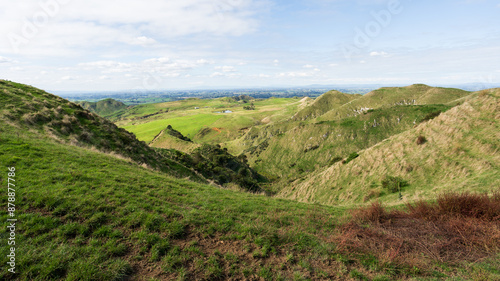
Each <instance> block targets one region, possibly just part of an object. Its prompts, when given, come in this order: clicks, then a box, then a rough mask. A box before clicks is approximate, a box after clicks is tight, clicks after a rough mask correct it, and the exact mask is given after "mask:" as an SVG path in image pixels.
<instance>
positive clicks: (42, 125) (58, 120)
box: [0, 80, 204, 181]
mask: <svg viewBox="0 0 500 281" xmlns="http://www.w3.org/2000/svg"><path fill="white" fill-rule="evenodd" d="M0 91H1V92H2V95H1V101H2V102H1V103H0V111H1V112H2V113H3V117H4V118H6V119H7V122H8V123H10V124H12V125H14V126H16V127H18V129H19V130H33V131H35V132H37V133H38V134H39V135H41V136H42V135H48V136H50V137H52V138H54V139H55V140H57V141H59V142H61V143H67V144H71V145H75V146H81V147H86V148H90V149H95V150H98V151H101V152H104V153H108V154H114V155H117V156H118V157H122V158H126V159H130V161H133V162H136V163H137V164H139V165H144V166H147V167H149V168H151V169H156V170H160V171H163V172H165V173H168V174H171V175H174V176H178V177H191V178H192V179H196V180H202V181H204V179H202V178H200V177H199V176H198V175H196V174H195V173H194V172H193V171H192V170H191V169H189V168H187V167H185V166H183V165H181V164H179V163H178V162H175V161H172V160H171V159H167V158H165V157H163V156H161V155H160V154H158V153H157V152H156V151H155V150H154V149H152V148H151V147H149V146H148V145H147V144H146V143H145V142H141V141H138V140H137V139H136V137H135V136H134V134H131V133H129V132H127V131H126V130H124V129H120V128H118V127H117V126H116V125H115V124H113V123H111V122H110V121H108V120H106V119H104V118H102V117H100V116H98V115H96V114H94V113H91V112H89V111H87V110H85V109H83V108H82V107H81V106H79V105H77V104H74V103H72V102H69V101H67V100H65V99H62V98H60V97H57V96H55V95H52V94H49V93H47V92H45V91H42V90H39V89H36V88H33V87H30V86H26V85H23V84H18V83H14V82H8V81H3V80H0Z"/></svg>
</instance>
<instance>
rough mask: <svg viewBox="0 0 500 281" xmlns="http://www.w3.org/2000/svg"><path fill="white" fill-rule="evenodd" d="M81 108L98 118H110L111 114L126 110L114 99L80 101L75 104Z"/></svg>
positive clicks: (122, 104)
mask: <svg viewBox="0 0 500 281" xmlns="http://www.w3.org/2000/svg"><path fill="white" fill-rule="evenodd" d="M77 104H79V105H80V106H81V107H83V108H84V109H87V110H89V111H92V112H94V113H96V114H98V115H100V116H104V117H107V116H110V115H112V114H113V113H115V112H117V111H120V110H123V109H126V108H127V105H126V104H124V103H123V102H121V101H117V100H114V99H104V100H100V101H97V102H88V101H80V102H77Z"/></svg>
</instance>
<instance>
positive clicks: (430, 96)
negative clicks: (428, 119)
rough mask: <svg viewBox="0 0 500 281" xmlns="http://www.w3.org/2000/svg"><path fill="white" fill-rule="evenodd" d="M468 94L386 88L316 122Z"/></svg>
mask: <svg viewBox="0 0 500 281" xmlns="http://www.w3.org/2000/svg"><path fill="white" fill-rule="evenodd" d="M469 94H470V92H467V91H464V90H460V89H454V88H440V87H430V86H427V85H423V84H415V85H411V86H407V87H386V88H380V89H378V90H375V91H372V92H370V93H368V94H366V95H364V96H362V97H360V98H358V99H355V100H353V101H351V102H349V103H346V104H344V105H342V106H340V107H337V108H334V109H332V110H330V111H329V112H327V113H325V114H323V115H322V116H321V117H320V118H318V120H320V121H328V120H334V119H340V118H345V117H351V116H355V115H358V114H360V113H361V112H362V111H363V109H370V108H372V109H373V108H380V107H391V106H394V105H426V104H445V103H449V102H451V101H454V100H457V99H459V98H462V97H465V96H467V95H469Z"/></svg>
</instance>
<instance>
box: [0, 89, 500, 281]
mask: <svg viewBox="0 0 500 281" xmlns="http://www.w3.org/2000/svg"><path fill="white" fill-rule="evenodd" d="M0 102H1V103H0V162H1V163H2V166H3V167H5V171H7V167H15V170H16V180H17V181H18V182H17V183H16V184H17V193H16V194H17V195H16V196H17V197H16V202H15V203H16V214H17V219H18V220H19V222H20V223H19V227H18V228H17V229H16V231H17V232H16V243H17V245H16V264H17V268H16V269H17V271H18V273H16V275H12V274H9V273H8V272H6V271H2V272H0V279H2V280H498V279H499V278H500V272H499V271H498V268H500V248H499V245H500V231H499V229H500V208H499V206H500V194H499V193H498V190H499V189H498V187H500V153H499V149H500V115H499V112H500V110H499V105H500V89H489V90H482V91H478V92H469V91H464V90H460V89H454V88H439V87H431V86H427V85H422V84H415V85H411V86H407V87H387V88H380V89H378V90H374V91H371V92H369V93H367V94H364V95H360V94H349V93H342V92H340V91H334V90H332V91H328V92H325V93H324V94H322V95H321V96H319V97H317V98H310V97H306V96H301V97H283V98H280V97H273V98H266V99H264V98H254V97H250V96H248V95H235V96H226V97H219V98H216V99H200V98H195V97H189V98H186V99H182V100H176V101H169V102H161V103H146V104H139V105H126V104H125V103H122V102H120V101H116V100H109V99H108V100H104V101H93V102H92V103H84V102H81V103H79V104H77V103H73V102H70V101H68V100H65V99H63V98H61V97H58V96H55V95H52V94H50V93H47V92H45V91H43V90H41V89H37V88H34V87H31V86H28V85H24V84H19V83H15V82H11V81H6V80H0ZM7 181H8V179H7V172H3V173H1V174H0V182H2V184H3V185H4V186H6V182H7ZM1 200H2V204H4V205H5V206H7V197H5V196H2V197H1ZM0 217H1V219H2V220H3V221H7V219H8V218H9V215H8V213H6V212H4V211H2V213H0ZM8 231H9V230H8V229H3V230H1V231H0V235H1V236H2V237H3V238H4V237H7V236H8V234H9V233H8ZM2 241H3V240H2ZM1 250H2V252H1V256H0V262H2V264H6V263H7V262H8V257H7V254H8V253H7V248H6V247H2V248H1Z"/></svg>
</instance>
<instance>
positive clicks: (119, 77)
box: [0, 0, 500, 92]
mask: <svg viewBox="0 0 500 281" xmlns="http://www.w3.org/2000/svg"><path fill="white" fill-rule="evenodd" d="M0 36H1V39H0V78H1V79H7V80H11V81H16V82H20V83H26V84H30V85H33V86H36V87H39V88H42V89H44V90H48V91H75V92H82V91H120V90H151V91H153V90H178V89H212V88H231V87H233V88H248V87H251V88H258V87H296V86H308V85H346V84H360V85H361V84H383V85H392V84H407V85H410V84H414V83H426V84H430V85H444V84H461V83H484V84H487V83H500V0H439V1H436V0H433V1H431V0H419V1H417V0H286V1H285V0H182V1H180V0H147V1H144V0H142V1H139V0H120V1H118V0H106V1H102V0H23V1H8V0H0Z"/></svg>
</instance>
